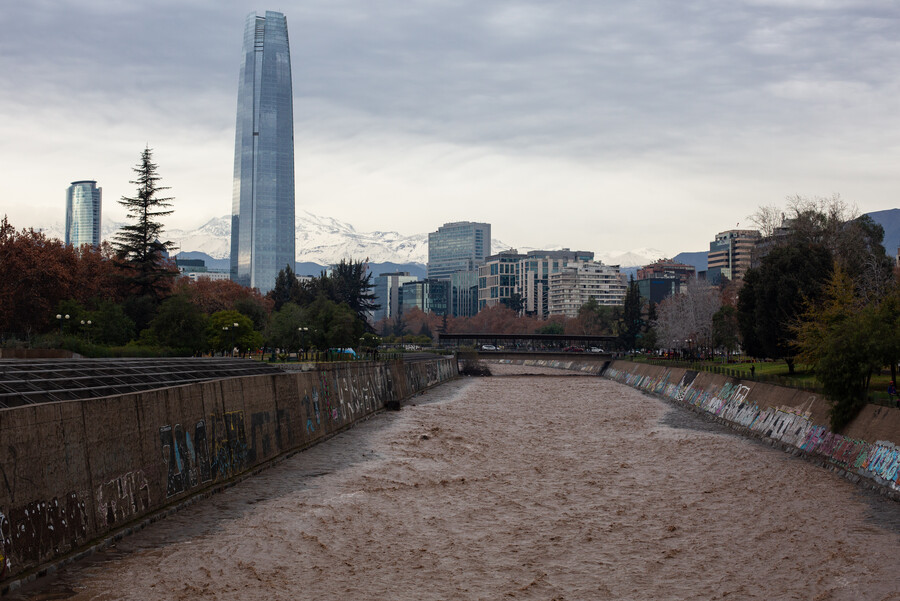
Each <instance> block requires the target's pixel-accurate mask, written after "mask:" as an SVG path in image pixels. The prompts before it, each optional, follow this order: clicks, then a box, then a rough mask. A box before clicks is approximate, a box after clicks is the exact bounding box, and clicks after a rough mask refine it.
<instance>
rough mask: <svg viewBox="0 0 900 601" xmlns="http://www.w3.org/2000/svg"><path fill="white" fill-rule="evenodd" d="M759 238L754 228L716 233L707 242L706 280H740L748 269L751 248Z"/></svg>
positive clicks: (713, 281) (714, 282) (751, 252)
mask: <svg viewBox="0 0 900 601" xmlns="http://www.w3.org/2000/svg"><path fill="white" fill-rule="evenodd" d="M759 239H760V233H759V232H758V231H756V230H728V231H727V232H720V233H718V234H716V239H715V240H713V241H712V242H710V243H709V255H708V258H707V267H706V281H707V282H709V283H711V284H718V283H720V282H721V281H722V280H723V279H728V280H741V279H743V278H744V274H745V273H746V272H747V270H748V269H750V261H751V258H752V254H753V248H754V247H755V246H756V243H757V242H758V241H759Z"/></svg>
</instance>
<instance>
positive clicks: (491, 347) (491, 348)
mask: <svg viewBox="0 0 900 601" xmlns="http://www.w3.org/2000/svg"><path fill="white" fill-rule="evenodd" d="M481 350H483V351H496V350H497V347H496V346H494V345H493V344H482V345H481Z"/></svg>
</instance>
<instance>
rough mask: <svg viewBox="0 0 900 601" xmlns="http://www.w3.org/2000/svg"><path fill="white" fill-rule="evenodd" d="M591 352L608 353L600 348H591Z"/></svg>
mask: <svg viewBox="0 0 900 601" xmlns="http://www.w3.org/2000/svg"><path fill="white" fill-rule="evenodd" d="M591 352H592V353H605V352H606V351H604V350H603V349H602V348H600V347H599V346H592V347H591Z"/></svg>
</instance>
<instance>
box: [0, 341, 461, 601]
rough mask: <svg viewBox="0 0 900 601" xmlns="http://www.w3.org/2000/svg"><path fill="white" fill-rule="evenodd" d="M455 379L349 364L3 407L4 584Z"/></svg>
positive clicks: (451, 366)
mask: <svg viewBox="0 0 900 601" xmlns="http://www.w3.org/2000/svg"><path fill="white" fill-rule="evenodd" d="M456 375H457V367H456V363H455V361H454V360H453V359H452V358H439V359H435V360H430V361H421V362H415V363H400V362H394V363H371V362H368V363H340V364H334V365H325V366H320V368H319V369H318V370H317V371H311V372H304V373H285V374H277V375H264V376H249V377H241V378H230V379H226V380H217V381H212V382H204V383H199V384H190V385H185V386H178V387H173V388H165V389H161V390H154V391H148V392H137V393H132V394H127V395H120V396H112V397H106V398H100V399H90V400H83V401H66V402H59V403H46V404H40V405H31V406H24V407H16V408H13V409H6V410H0V582H3V586H4V587H5V588H8V587H9V585H10V583H11V582H14V581H15V579H17V578H22V577H23V576H24V575H27V574H30V575H34V574H35V573H36V572H37V571H38V570H39V569H40V568H41V566H43V565H45V564H48V563H50V562H53V561H56V560H58V559H59V558H61V557H66V556H72V555H74V554H75V553H77V552H79V551H81V550H83V549H86V548H89V547H90V546H91V545H93V544H96V543H98V542H99V541H102V540H104V539H105V538H108V537H109V536H110V535H111V534H113V533H116V532H118V531H121V530H123V529H125V528H127V527H130V526H131V525H133V524H135V523H140V522H141V521H142V520H143V519H144V518H146V517H147V516H149V515H150V514H153V513H156V512H159V511H160V510H161V509H163V508H165V507H168V506H171V505H174V504H178V503H180V502H182V501H184V500H185V499H187V498H188V497H191V496H194V495H196V494H198V493H202V492H205V491H211V490H214V489H215V488H217V487H222V486H224V485H225V484H227V483H228V482H230V481H232V480H233V479H235V478H237V477H240V476H241V475H243V474H247V473H248V472H250V471H252V470H254V469H257V468H258V467H259V466H261V465H263V464H265V463H266V462H268V461H270V460H272V459H273V458H276V457H278V456H280V455H283V454H285V453H290V452H292V451H296V450H299V449H302V448H305V447H307V446H310V445H312V444H314V443H316V442H318V441H320V440H322V439H324V438H326V437H328V436H330V435H331V434H333V433H335V432H337V431H339V430H342V429H344V428H347V427H349V426H351V425H352V424H353V423H354V422H356V421H358V420H360V419H363V418H365V417H367V416H369V415H371V414H373V413H375V412H377V411H379V410H381V409H382V408H383V407H384V406H385V404H386V403H387V402H391V401H400V400H402V399H404V398H407V397H409V396H411V395H412V394H415V393H416V392H418V391H420V390H423V389H425V388H428V387H429V386H433V385H435V384H438V383H440V382H444V381H446V380H449V379H451V378H453V377H455V376H456Z"/></svg>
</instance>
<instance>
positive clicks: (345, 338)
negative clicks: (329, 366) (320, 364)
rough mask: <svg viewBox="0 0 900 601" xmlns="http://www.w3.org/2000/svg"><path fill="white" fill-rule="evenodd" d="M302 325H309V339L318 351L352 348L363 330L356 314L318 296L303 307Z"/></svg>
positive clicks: (345, 307)
mask: <svg viewBox="0 0 900 601" xmlns="http://www.w3.org/2000/svg"><path fill="white" fill-rule="evenodd" d="M301 315H302V317H303V323H304V324H306V323H308V324H310V325H309V328H310V334H309V339H310V340H311V341H312V343H313V345H314V346H316V347H317V348H320V349H326V348H334V347H337V348H347V347H354V346H356V345H357V342H358V341H359V339H360V338H361V337H362V335H363V332H365V328H364V326H363V323H362V322H361V321H360V320H359V318H358V316H357V314H356V313H354V312H353V310H352V309H351V308H350V307H349V306H348V305H347V304H343V303H341V304H339V303H336V302H334V301H332V300H330V299H328V298H327V297H326V296H325V295H324V294H319V296H318V297H317V298H316V300H315V301H313V302H312V303H311V304H309V305H307V306H306V307H303V311H302V313H301Z"/></svg>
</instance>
